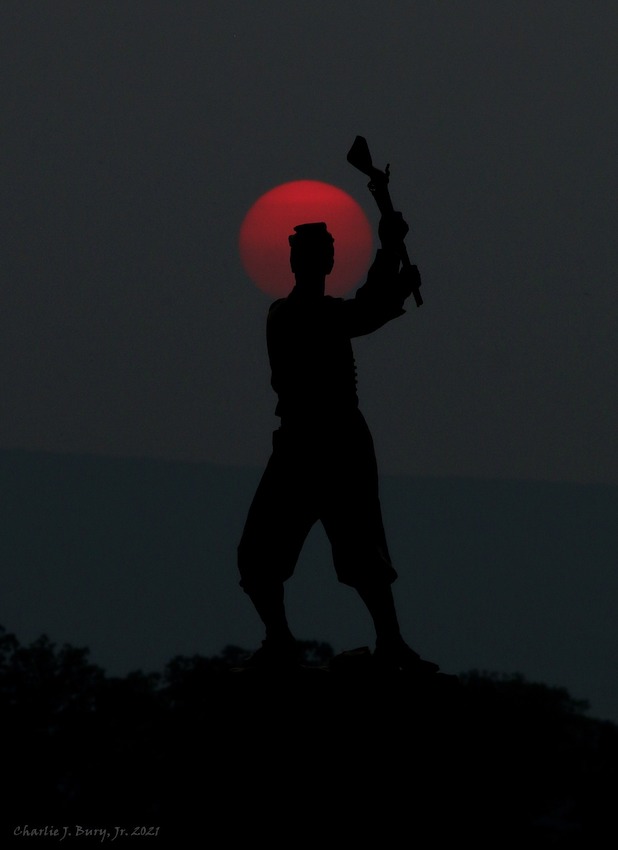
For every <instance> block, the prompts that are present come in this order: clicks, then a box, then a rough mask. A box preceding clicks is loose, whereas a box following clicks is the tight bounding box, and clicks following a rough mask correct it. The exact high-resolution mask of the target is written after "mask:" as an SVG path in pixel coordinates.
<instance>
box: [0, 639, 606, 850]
mask: <svg viewBox="0 0 618 850" xmlns="http://www.w3.org/2000/svg"><path fill="white" fill-rule="evenodd" d="M302 648H303V653H304V662H305V666H304V668H303V669H302V670H299V671H296V672H295V673H287V674H274V673H255V672H250V673H247V671H245V672H241V673H238V672H235V669H237V668H238V665H239V664H240V662H241V659H242V658H243V657H244V656H245V655H246V653H245V651H244V650H243V649H241V648H239V647H234V646H228V647H226V648H225V649H224V650H222V652H221V653H220V654H218V655H216V656H214V657H203V656H194V657H182V656H179V657H176V658H173V659H172V660H170V662H169V663H168V664H167V665H166V667H165V669H164V670H163V671H162V672H159V673H144V672H140V671H136V672H134V673H131V674H129V675H127V676H125V677H113V676H108V675H107V674H106V672H105V671H104V670H103V669H102V668H101V667H99V666H97V665H96V664H94V663H92V662H91V661H90V659H89V652H88V650H87V649H83V648H75V647H72V646H69V645H64V646H60V647H58V646H56V645H55V644H54V643H53V642H51V641H50V640H49V638H48V637H46V636H42V637H40V638H39V639H37V640H36V641H34V642H33V643H31V644H29V645H27V646H22V645H20V643H19V641H18V640H17V639H16V637H15V636H14V635H12V634H9V633H7V632H6V631H4V630H2V632H1V633H0V714H1V717H2V728H3V730H4V733H5V736H6V738H7V740H8V741H9V742H10V748H8V747H7V750H6V757H5V759H4V760H3V770H2V777H3V788H2V794H3V802H4V806H3V811H4V817H3V825H2V833H3V834H2V842H3V846H4V845H6V844H7V843H10V842H11V841H13V842H15V843H19V842H20V841H21V842H22V844H23V840H24V839H19V838H16V837H15V836H14V830H15V828H16V827H17V826H19V825H20V824H21V825H23V824H29V825H30V826H31V827H32V826H34V825H44V824H56V825H58V824H68V825H76V824H81V825H82V827H87V826H90V827H106V828H107V829H109V830H111V833H112V835H113V830H114V828H115V827H116V826H120V825H124V827H129V826H130V827H132V828H133V827H155V828H156V827H158V828H159V829H158V834H157V835H156V836H152V837H151V838H147V837H144V838H143V839H142V840H143V841H149V842H150V843H149V845H148V846H152V844H153V843H158V844H159V845H160V844H161V843H162V842H163V843H169V844H170V845H175V846H182V845H179V844H178V841H179V840H185V841H191V842H193V841H195V842H196V844H195V846H197V841H198V840H199V843H200V844H201V843H204V844H207V843H211V842H212V841H214V840H215V839H216V837H217V836H219V835H221V834H224V835H225V836H226V838H227V839H228V840H229V841H230V842H233V841H234V840H252V841H258V840H269V841H283V840H285V841H286V842H287V843H291V844H295V843H297V841H298V840H299V836H301V837H303V838H304V839H309V838H313V839H315V838H317V837H321V839H322V840H325V838H328V839H329V840H346V841H349V840H354V839H355V838H358V839H360V838H363V839H364V840H365V841H371V840H375V841H380V842H386V846H391V845H390V842H391V841H392V842H395V841H396V840H401V835H402V831H403V835H404V836H408V837H412V836H418V835H419V833H422V834H423V835H425V837H426V840H428V839H429V838H431V840H432V841H433V840H434V839H437V838H438V837H449V838H457V839H461V838H464V837H466V838H471V839H474V840H475V841H476V842H477V846H479V843H480V842H486V846H506V845H507V844H508V842H509V841H510V840H512V839H513V840H515V839H516V840H522V841H527V842H534V844H533V845H531V844H530V843H528V845H527V846H548V847H550V846H551V847H556V846H560V847H563V846H564V847H580V846H581V847H584V846H585V847H591V846H596V845H595V844H594V842H596V841H600V840H601V837H602V836H603V834H604V831H605V829H606V828H607V826H608V824H609V822H610V821H609V819H610V815H611V812H612V810H613V805H614V800H615V793H616V790H617V789H616V781H617V777H616V765H617V764H618V760H617V757H618V727H617V726H615V725H614V724H612V723H610V722H606V721H600V720H595V719H593V718H590V717H588V716H587V714H586V704H585V703H582V702H579V701H576V700H573V699H572V698H571V696H570V695H569V693H568V692H567V691H566V690H565V689H562V688H555V687H548V686H546V685H543V684H538V683H531V682H528V681H526V680H525V679H523V678H522V677H519V676H510V677H505V676H501V675H499V674H496V673H491V674H490V673H483V672H474V671H473V672H470V673H468V674H466V675H463V676H461V677H460V678H459V683H458V684H456V683H453V680H447V679H443V680H440V677H439V676H438V677H436V678H435V681H434V684H433V686H431V687H430V686H425V687H421V686H419V684H418V682H416V681H415V680H414V677H408V676H406V675H405V674H379V673H377V672H375V671H374V670H373V668H371V665H370V663H369V660H368V659H369V656H368V653H367V652H364V651H359V652H358V653H351V654H350V655H348V656H345V657H343V659H342V656H341V655H339V656H334V655H333V651H332V649H331V647H330V646H329V645H328V644H323V643H318V642H316V641H304V642H303V643H302ZM93 840H95V839H94V838H93ZM98 840H99V841H100V839H98ZM185 846H193V845H192V844H186V845H185ZM424 846H429V845H428V844H425V845H424ZM484 846H485V845H484Z"/></svg>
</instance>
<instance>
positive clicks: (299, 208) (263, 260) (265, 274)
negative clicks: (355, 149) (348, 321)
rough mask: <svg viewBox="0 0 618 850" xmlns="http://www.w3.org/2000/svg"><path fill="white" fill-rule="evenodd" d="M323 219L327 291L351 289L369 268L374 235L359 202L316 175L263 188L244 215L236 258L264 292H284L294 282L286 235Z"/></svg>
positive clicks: (283, 294)
mask: <svg viewBox="0 0 618 850" xmlns="http://www.w3.org/2000/svg"><path fill="white" fill-rule="evenodd" d="M315 221H324V222H326V226H327V227H328V230H329V231H330V233H332V235H333V237H334V239H335V266H334V268H333V270H332V272H331V273H330V274H329V275H328V277H327V278H326V293H327V294H328V295H335V296H341V295H345V294H346V293H348V292H350V291H351V290H352V289H353V288H354V287H355V286H356V285H357V284H358V283H360V281H361V280H362V279H363V278H364V276H365V274H366V273H367V269H368V268H369V265H370V262H371V254H372V248H373V237H372V231H371V225H370V224H369V221H368V219H367V216H366V215H365V213H364V212H363V209H362V207H361V206H360V205H359V204H358V203H357V202H356V201H355V200H354V199H353V198H351V197H350V196H349V195H348V194H346V192H344V191H343V190H342V189H337V187H336V186H331V185H330V184H328V183H321V182H320V181H318V180H295V181H293V182H292V183H283V184H282V185H281V186H276V187H275V188H274V189H271V190H270V191H268V192H266V193H265V194H264V195H262V196H261V197H260V198H258V200H257V201H256V202H255V203H254V204H253V206H252V207H251V209H250V210H249V212H248V213H247V215H246V216H245V218H244V221H243V223H242V225H241V228H240V234H239V248H240V257H241V260H242V264H243V266H244V269H245V271H246V272H247V274H248V275H249V277H250V278H251V280H252V281H253V282H254V283H255V284H257V286H259V288H260V289H261V290H262V291H263V292H265V293H266V294H267V295H272V296H274V297H276V298H281V297H282V296H285V295H288V293H289V292H290V290H291V289H292V287H293V286H294V276H293V274H292V270H291V269H290V246H289V244H288V236H290V235H291V234H292V233H293V232H294V227H295V226H296V225H297V224H308V223H309V222H315Z"/></svg>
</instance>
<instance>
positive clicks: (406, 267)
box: [346, 136, 423, 307]
mask: <svg viewBox="0 0 618 850" xmlns="http://www.w3.org/2000/svg"><path fill="white" fill-rule="evenodd" d="M346 159H347V160H348V162H349V163H350V165H353V166H354V168H358V170H359V171H362V172H363V174H366V175H367V177H369V183H368V184H367V188H368V189H369V191H370V192H371V194H372V195H373V198H374V200H375V202H376V204H377V205H378V209H379V210H380V212H381V214H382V215H389V214H392V213H393V212H394V211H395V209H394V207H393V202H392V201H391V196H390V193H389V191H388V181H389V177H390V166H389V165H387V166H386V168H385V169H384V171H380V169H379V168H376V167H375V166H374V164H373V162H372V161H371V154H370V153H369V146H368V144H367V141H366V139H365V138H364V137H363V136H357V137H356V138H355V139H354V144H353V145H352V147H351V148H350V150H349V151H348V155H347V157H346ZM399 258H400V260H401V266H402V268H401V272H400V274H403V275H405V276H406V278H407V279H408V282H409V284H410V288H411V289H412V294H413V295H414V300H415V301H416V306H417V307H420V306H421V304H422V303H423V299H422V298H421V293H420V292H419V286H420V285H421V276H420V275H419V273H418V269H417V267H416V266H414V265H412V263H411V262H410V258H409V256H408V251H407V249H406V246H405V245H404V243H403V240H402V242H401V247H400V249H399Z"/></svg>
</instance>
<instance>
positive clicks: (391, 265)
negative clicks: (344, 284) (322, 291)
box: [343, 213, 420, 337]
mask: <svg viewBox="0 0 618 850" xmlns="http://www.w3.org/2000/svg"><path fill="white" fill-rule="evenodd" d="M407 232H408V225H407V224H406V222H405V221H404V219H403V217H402V216H401V213H393V214H392V215H391V216H383V217H382V219H381V220H380V227H379V230H378V233H379V236H380V242H381V245H382V247H381V248H379V249H378V251H377V254H376V258H375V260H374V261H373V264H372V265H371V268H370V269H369V272H368V274H367V280H366V282H365V283H364V284H363V285H362V286H361V287H360V288H359V289H358V290H357V292H356V294H355V296H354V298H350V299H348V300H346V301H345V302H344V304H343V309H344V315H345V320H346V324H347V327H348V331H349V334H350V336H351V337H355V336H363V335H364V334H369V333H372V332H373V331H375V330H377V329H378V328H381V327H382V326H383V325H385V324H386V323H387V322H389V321H390V320H391V319H396V318H397V317H398V316H402V315H403V314H404V313H405V312H406V311H405V310H404V306H403V305H404V303H405V301H406V299H407V298H409V297H410V295H411V294H412V290H413V283H415V282H417V281H413V280H411V279H410V274H409V270H408V271H406V272H405V273H404V272H403V271H402V270H401V269H400V265H401V262H400V261H401V251H400V246H401V244H402V242H403V238H404V237H405V235H406V233H407ZM413 269H414V270H415V274H416V275H417V276H418V269H417V268H416V266H413ZM418 282H420V276H418Z"/></svg>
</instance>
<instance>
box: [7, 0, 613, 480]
mask: <svg viewBox="0 0 618 850" xmlns="http://www.w3.org/2000/svg"><path fill="white" fill-rule="evenodd" d="M617 27H618V7H617V6H616V4H615V3H612V2H602V0H597V2H594V3H590V2H568V0H564V1H563V2H547V0H532V2H526V0H524V2H522V0H517V2H511V1H510V0H502V2H500V3H496V2H494V0H488V1H487V2H477V0H469V2H436V1H435V0H426V2H413V0H405V2H403V0H402V2H380V3H378V2H363V0H354V2H347V0H339V1H338V2H336V3H335V2H332V3H325V2H297V0H287V2H275V0H261V2H249V0H247V2H242V0H232V2H229V0H228V2H205V0H203V2H183V0H173V2H172V0H170V2H157V0H148V2H146V1H145V0H144V2H132V0H118V2H90V3H84V2H81V0H80V2H64V0H55V1H54V2H28V0H4V2H3V3H2V5H1V6H0V38H1V40H2V56H3V74H2V86H1V87H0V98H1V114H2V138H1V143H0V159H1V172H0V173H1V175H2V177H1V179H2V207H1V209H2V228H1V233H2V263H1V266H0V275H1V280H0V292H1V297H2V309H1V310H0V352H1V356H0V387H1V398H2V416H1V417H0V447H2V448H11V447H18V446H20V447H26V448H32V449H45V450H53V451H56V450H58V451H65V452H66V451H68V452H94V453H102V454H120V455H135V454H138V455H147V456H153V457H163V458H184V459H196V460H204V461H210V462H217V463H221V464H234V465H255V466H259V465H261V464H262V463H263V462H264V460H265V458H266V455H267V453H268V450H269V440H270V431H271V430H272V428H273V427H274V426H275V425H276V420H275V418H274V415H273V410H274V401H275V399H274V396H273V394H272V391H271V390H270V387H269V383H268V382H269V372H268V365H267V361H266V350H265V341H264V317H265V313H266V310H267V308H268V304H269V299H268V298H267V296H265V295H264V294H262V293H261V292H259V291H258V290H257V289H256V288H255V286H254V285H253V284H252V283H251V282H250V281H249V280H248V279H247V278H246V276H245V274H244V272H243V269H242V266H241V264H240V260H239V256H238V250H237V236H238V229H239V227H240V224H241V222H242V219H243V217H244V214H245V212H246V211H247V209H248V208H249V206H250V205H251V204H252V203H253V202H254V201H255V200H256V199H257V198H258V197H259V196H260V195H261V194H262V193H263V192H265V191H267V190H268V189H270V188H272V187H273V186H276V185H278V184H280V183H282V182H285V181H288V180H295V179H316V180H324V181H326V182H330V183H333V184H334V185H336V186H339V187H341V188H342V189H344V190H346V191H348V192H349V193H350V194H351V195H352V196H353V197H354V198H356V199H357V200H358V201H359V202H360V203H361V204H362V205H363V207H364V208H365V210H366V212H367V214H368V215H369V216H370V218H371V220H372V221H373V222H374V223H377V215H376V211H375V210H374V208H373V204H372V200H371V197H370V196H369V194H368V192H367V189H366V187H365V182H366V181H365V179H364V178H363V176H362V175H360V174H359V173H358V172H357V171H355V170H354V169H352V168H351V167H350V166H349V165H348V164H347V162H346V160H345V154H346V152H347V150H348V148H349V146H350V144H351V143H352V141H353V139H354V137H355V135H356V134H362V135H364V136H366V137H367V139H368V141H369V143H370V146H371V149H372V153H373V155H374V159H375V160H376V162H377V163H378V164H385V163H386V162H387V161H389V162H390V163H391V169H392V183H391V188H392V195H393V199H394V201H395V203H396V206H398V207H399V208H400V209H401V210H403V212H404V214H405V215H406V217H407V218H408V220H409V222H410V225H411V228H412V232H411V234H410V236H409V237H408V240H407V243H408V248H409V252H410V254H411V256H412V257H413V259H414V260H415V261H416V262H417V263H418V265H419V267H420V268H421V272H422V274H423V295H424V299H425V305H424V306H423V307H422V308H421V309H419V310H416V309H415V308H414V305H413V304H411V306H410V309H409V311H408V313H407V315H406V316H405V317H403V318H401V319H399V320H397V322H395V323H393V324H392V325H391V326H389V327H388V328H386V329H384V330H383V331H382V332H380V333H378V334H376V335H374V336H373V337H371V338H368V339H364V340H361V341H359V342H358V344H357V345H356V351H357V360H358V365H359V374H360V380H359V393H360V397H361V406H362V408H363V410H364V411H365V413H366V416H367V418H368V420H369V422H370V425H371V426H372V429H373V432H374V436H375V439H376V446H377V451H378V457H379V460H380V464H381V468H382V469H383V471H385V472H401V473H407V474H414V475H418V474H422V475H440V476H442V475H471V476H483V477H513V478H538V479H551V480H572V481H586V482H593V481H599V482H600V481H604V482H610V483H618V451H617V449H616V440H615V430H616V420H617V416H616V413H617V403H616V382H617V375H616V359H617V358H616V346H615V341H616V330H617V314H618V310H617V307H618V299H617V296H616V283H615V276H616V267H617V266H618V240H617V239H616V224H617V222H618V215H617V213H618V192H617V183H616V170H617V166H616V160H617V158H616V130H617V123H618V122H617V120H616V118H617V109H618V91H617V87H616V80H617V79H618V67H617V61H616V59H617V54H618V49H617V41H616V32H617Z"/></svg>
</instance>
